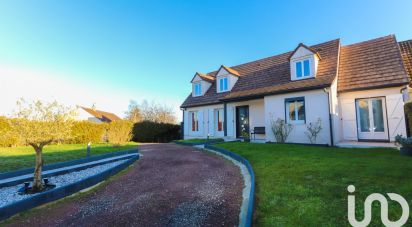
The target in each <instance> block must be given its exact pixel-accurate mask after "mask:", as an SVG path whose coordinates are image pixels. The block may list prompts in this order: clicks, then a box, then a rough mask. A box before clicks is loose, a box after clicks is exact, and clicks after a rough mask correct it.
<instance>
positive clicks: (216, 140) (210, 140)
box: [177, 138, 224, 143]
mask: <svg viewBox="0 0 412 227" xmlns="http://www.w3.org/2000/svg"><path fill="white" fill-rule="evenodd" d="M207 141H208V140H207V139H187V140H177V142H183V143H206V142H207ZM223 141H224V140H223V139H220V138H216V139H213V138H210V139H209V142H223Z"/></svg>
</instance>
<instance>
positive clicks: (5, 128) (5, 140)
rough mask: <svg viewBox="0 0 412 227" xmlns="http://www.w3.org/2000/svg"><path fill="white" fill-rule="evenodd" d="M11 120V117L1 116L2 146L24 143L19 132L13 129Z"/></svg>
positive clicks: (0, 135) (0, 134) (0, 140)
mask: <svg viewBox="0 0 412 227" xmlns="http://www.w3.org/2000/svg"><path fill="white" fill-rule="evenodd" d="M11 121H12V120H11V119H8V118H6V117H2V116H0V147H11V146H17V145H22V143H21V140H20V139H19V136H18V134H17V133H16V132H15V131H13V130H12V129H13V128H12V127H11V125H10V123H11Z"/></svg>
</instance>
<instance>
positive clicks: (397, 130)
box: [339, 87, 406, 141]
mask: <svg viewBox="0 0 412 227" xmlns="http://www.w3.org/2000/svg"><path fill="white" fill-rule="evenodd" d="M401 89H402V87H395V88H384V89H375V90H365V91H356V92H347V93H341V94H339V105H340V106H341V108H340V112H341V113H340V114H341V122H340V127H341V128H342V135H341V140H358V130H357V119H356V106H355V99H359V98H373V97H385V100H386V113H387V125H388V132H389V139H390V141H394V137H395V136H396V135H398V134H401V135H404V136H406V125H405V114H404V110H403V105H404V101H403V95H402V93H401Z"/></svg>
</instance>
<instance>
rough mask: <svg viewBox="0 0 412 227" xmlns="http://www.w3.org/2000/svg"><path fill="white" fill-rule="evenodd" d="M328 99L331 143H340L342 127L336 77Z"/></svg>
mask: <svg viewBox="0 0 412 227" xmlns="http://www.w3.org/2000/svg"><path fill="white" fill-rule="evenodd" d="M329 92H330V93H329V99H330V113H331V120H332V133H333V135H332V136H333V143H334V145H336V143H338V142H340V141H342V127H341V123H340V121H341V116H340V108H339V99H338V77H336V78H335V80H334V81H333V82H332V85H331V86H330V89H329Z"/></svg>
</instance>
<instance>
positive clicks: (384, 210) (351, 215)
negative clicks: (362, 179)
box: [348, 185, 409, 227]
mask: <svg viewBox="0 0 412 227" xmlns="http://www.w3.org/2000/svg"><path fill="white" fill-rule="evenodd" d="M348 192H349V193H354V192H355V186H353V185H349V186H348ZM387 195H388V196H389V198H390V199H391V200H394V201H396V202H398V203H399V204H400V205H401V207H402V216H401V218H400V219H399V220H397V221H390V220H389V219H388V200H386V198H385V196H383V195H382V194H379V193H373V194H371V195H369V196H368V197H367V198H366V200H365V204H364V206H365V217H364V219H363V220H362V221H357V220H356V217H355V196H354V195H348V220H349V223H350V224H351V225H352V226H354V227H364V226H367V225H369V223H370V222H371V220H372V202H374V201H379V203H380V204H381V220H382V223H383V224H384V225H385V226H390V227H398V226H402V225H404V224H405V223H406V221H408V218H409V205H408V202H406V200H405V199H404V198H403V197H402V196H400V195H398V194H395V193H387Z"/></svg>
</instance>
